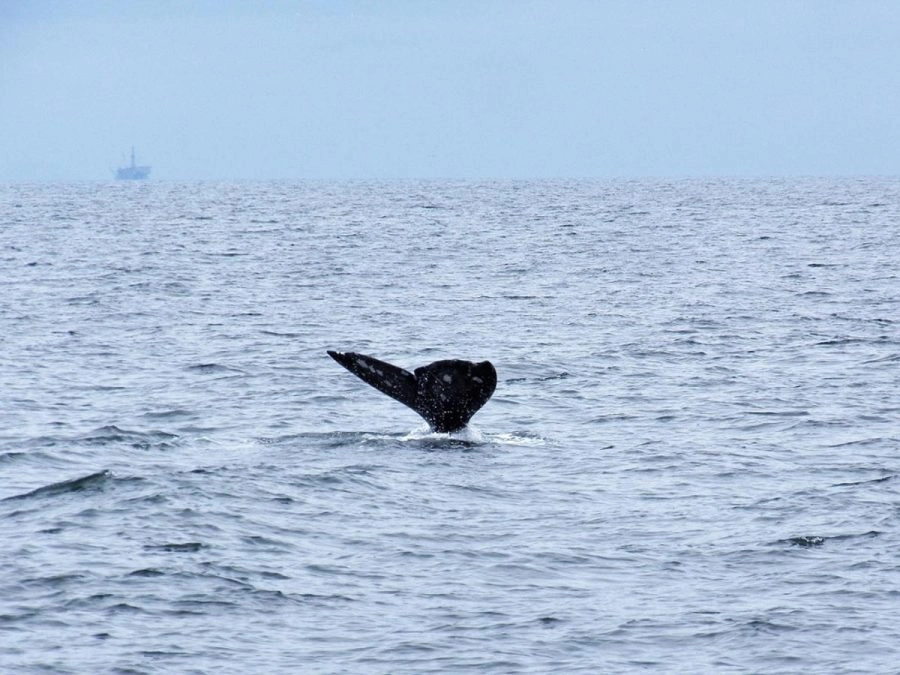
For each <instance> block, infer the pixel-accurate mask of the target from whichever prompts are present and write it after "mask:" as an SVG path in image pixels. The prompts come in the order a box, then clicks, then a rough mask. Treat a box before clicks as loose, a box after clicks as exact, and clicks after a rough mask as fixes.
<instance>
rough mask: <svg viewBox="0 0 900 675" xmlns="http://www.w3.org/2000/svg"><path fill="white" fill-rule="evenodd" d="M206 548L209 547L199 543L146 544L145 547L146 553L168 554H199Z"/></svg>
mask: <svg viewBox="0 0 900 675" xmlns="http://www.w3.org/2000/svg"><path fill="white" fill-rule="evenodd" d="M205 548H208V546H207V545H206V544H203V543H200V542H198V541H189V542H184V543H177V544H176V543H173V544H146V545H145V546H144V550H145V551H164V552H166V553H197V552H198V551H201V550H203V549H205Z"/></svg>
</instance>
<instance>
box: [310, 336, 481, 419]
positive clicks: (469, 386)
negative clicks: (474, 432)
mask: <svg viewBox="0 0 900 675" xmlns="http://www.w3.org/2000/svg"><path fill="white" fill-rule="evenodd" d="M328 355H329V356H330V357H331V358H333V359H334V360H335V361H337V362H338V363H340V364H341V365H342V366H344V368H346V369H347V370H349V371H350V372H351V373H353V374H354V375H356V376H357V377H358V378H359V379H361V380H362V381H363V382H366V383H367V384H371V385H372V386H373V387H375V388H376V389H377V390H378V391H380V392H382V393H383V394H387V395H388V396H390V397H391V398H393V399H396V400H398V401H400V403H402V404H403V405H405V406H409V407H410V408H412V409H413V410H415V411H416V412H417V413H418V414H419V415H421V416H422V417H423V418H425V421H426V422H428V424H429V425H431V428H432V429H433V430H434V431H438V432H448V431H459V430H460V429H462V428H464V427H465V426H466V424H468V422H469V420H470V419H471V418H472V415H474V414H475V413H476V412H478V410H479V409H480V408H481V406H483V405H484V404H485V403H487V401H488V399H489V398H490V397H491V394H493V393H494V389H496V388H497V371H496V370H494V366H493V365H492V364H491V362H490V361H482V362H481V363H472V362H471V361H461V360H459V359H448V360H446V361H435V362H434V363H430V364H428V365H427V366H422V367H421V368H416V369H415V371H414V372H412V373H411V372H409V371H408V370H404V369H403V368H398V367H397V366H394V365H392V364H390V363H386V362H385V361H379V360H378V359H375V358H372V357H371V356H366V355H365V354H356V353H354V352H335V351H331V350H329V351H328Z"/></svg>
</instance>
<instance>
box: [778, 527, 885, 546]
mask: <svg viewBox="0 0 900 675" xmlns="http://www.w3.org/2000/svg"><path fill="white" fill-rule="evenodd" d="M880 535H881V532H879V531H876V530H871V531H869V532H863V533H862V534H838V535H834V536H830V537H825V536H820V535H803V536H800V537H789V538H787V539H779V540H778V541H776V542H774V545H776V546H782V545H785V544H787V545H790V546H798V547H800V548H817V547H819V546H824V545H825V544H826V543H827V542H843V541H853V540H857V539H873V538H875V537H878V536H880Z"/></svg>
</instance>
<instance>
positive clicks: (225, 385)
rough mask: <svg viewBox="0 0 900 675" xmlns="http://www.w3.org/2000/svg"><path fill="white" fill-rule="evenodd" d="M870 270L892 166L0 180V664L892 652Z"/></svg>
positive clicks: (881, 398)
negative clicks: (538, 175) (344, 359)
mask: <svg viewBox="0 0 900 675" xmlns="http://www.w3.org/2000/svg"><path fill="white" fill-rule="evenodd" d="M898 261H900V180H896V179H887V178H884V179H879V178H821V179H814V178H809V179H800V178H797V179H715V180H713V179H710V180H706V179H703V180H701V179H691V180H688V179H685V180H662V179H658V180H657V179H643V180H579V181H565V180H559V181H420V182H416V181H406V182H402V181H401V182H365V181H357V182H328V181H321V182H312V181H310V182H296V183H291V182H246V183H203V182H192V183H184V182H166V181H148V182H134V183H128V182H123V183H72V184H6V185H0V672H4V673H17V674H18V673H24V674H29V673H132V674H136V673H176V672H177V673H219V674H229V673H247V672H260V673H262V672H266V673H392V674H396V673H458V672H466V673H600V672H640V671H655V672H684V673H699V672H717V673H759V672H765V673H798V672H809V673H825V672H827V673H860V672H867V673H875V672H881V673H896V672H897V671H898V667H900V666H898V664H900V397H898V383H900V332H898V329H900V272H898V270H900V262H898ZM328 349H335V350H340V351H353V352H360V353H363V354H369V355H372V356H374V357H376V358H379V359H382V360H385V361H389V362H391V363H394V364H396V365H398V366H401V367H403V368H407V369H410V370H412V369H414V368H416V367H418V366H422V365H425V364H427V363H430V362H432V361H436V360H439V359H449V358H459V359H467V360H471V361H482V360H490V361H491V362H492V363H493V364H494V366H495V367H496V369H497V373H498V385H497V389H496V392H495V393H494V396H493V398H492V399H491V400H490V401H488V403H487V404H486V405H485V406H484V408H483V409H482V410H481V411H480V412H478V413H477V414H476V415H475V417H474V418H473V419H472V422H471V425H470V427H469V428H468V429H467V430H465V431H463V432H458V433H455V434H435V433H430V432H429V430H428V428H427V425H425V423H424V422H423V421H422V420H421V419H420V418H419V417H417V416H416V414H415V413H414V412H413V411H411V410H410V409H408V408H406V407H404V406H403V405H401V404H400V403H398V402H397V401H394V400H393V399H391V398H388V397H387V396H384V395H383V394H381V393H379V392H378V391H376V390H375V389H373V388H372V387H369V386H368V385H366V384H365V383H363V382H362V381H360V380H359V379H357V378H355V377H354V376H353V375H352V374H350V373H348V372H347V371H345V370H344V369H343V368H341V367H340V366H339V365H338V364H337V363H335V362H334V361H332V359H330V358H329V357H328V355H327V354H326V350H328Z"/></svg>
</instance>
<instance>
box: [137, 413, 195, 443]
mask: <svg viewBox="0 0 900 675" xmlns="http://www.w3.org/2000/svg"><path fill="white" fill-rule="evenodd" d="M195 415H196V413H194V412H192V411H190V410H183V409H181V408H173V409H172V410H160V411H153V412H145V413H144V414H143V415H141V417H146V418H147V419H151V420H169V419H181V418H183V417H194V416H195ZM173 436H174V435H173ZM176 438H177V437H176Z"/></svg>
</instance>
